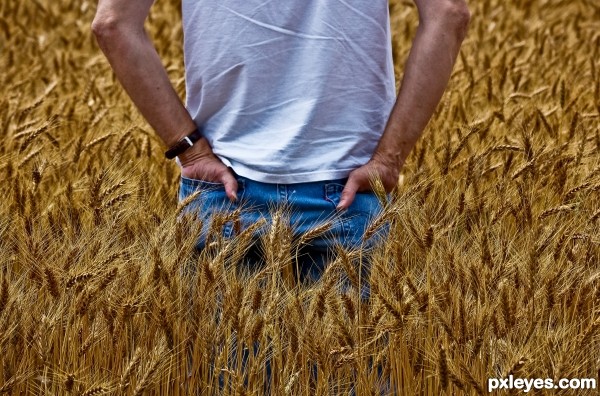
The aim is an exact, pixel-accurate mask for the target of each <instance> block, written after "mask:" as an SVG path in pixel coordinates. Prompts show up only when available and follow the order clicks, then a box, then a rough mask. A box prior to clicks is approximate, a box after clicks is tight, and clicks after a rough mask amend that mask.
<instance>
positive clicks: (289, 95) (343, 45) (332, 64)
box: [182, 0, 396, 183]
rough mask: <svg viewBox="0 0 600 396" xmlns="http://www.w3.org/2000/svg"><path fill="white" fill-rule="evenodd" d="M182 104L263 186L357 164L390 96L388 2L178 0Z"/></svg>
mask: <svg viewBox="0 0 600 396" xmlns="http://www.w3.org/2000/svg"><path fill="white" fill-rule="evenodd" d="M182 12H183V29H184V58H185V77H186V107H187V109H188V111H189V113H190V114H191V116H192V118H193V119H194V121H195V122H196V124H197V125H198V126H200V127H201V128H202V130H203V134H204V136H205V137H206V138H207V139H208V142H209V143H210V145H211V147H212V148H213V151H214V153H215V154H216V155H217V156H218V157H219V158H220V159H221V160H222V161H223V162H224V163H225V164H226V165H228V166H230V167H232V168H233V170H234V171H235V172H236V173H238V174H239V175H241V176H244V177H247V178H250V179H253V180H256V181H260V182H267V183H299V182H310V181H322V180H331V179H338V178H343V177H346V176H348V173H350V171H351V170H353V169H355V168H357V167H359V166H361V165H363V164H365V163H366V162H367V161H368V160H369V159H370V158H371V155H372V153H373V150H374V149H375V146H376V145H377V142H378V140H379V138H380V136H381V134H382V133H383V130H384V128H385V124H386V122H387V119H388V117H389V114H390V111H391V109H392V106H393V104H394V102H395V98H396V92H395V82H394V67H393V60H392V50H391V35H390V24H389V13H388V1H387V0H243V1H242V0H183V3H182Z"/></svg>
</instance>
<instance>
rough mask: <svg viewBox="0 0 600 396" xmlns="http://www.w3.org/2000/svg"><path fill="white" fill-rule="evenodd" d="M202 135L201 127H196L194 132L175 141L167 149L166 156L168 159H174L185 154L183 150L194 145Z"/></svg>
mask: <svg viewBox="0 0 600 396" xmlns="http://www.w3.org/2000/svg"><path fill="white" fill-rule="evenodd" d="M201 137H202V132H200V128H196V129H194V132H192V133H190V134H189V135H187V136H184V137H183V138H181V140H179V141H178V142H177V143H175V144H174V145H173V146H171V147H169V149H168V150H167V151H165V157H167V158H168V159H173V158H175V157H176V156H178V155H180V154H183V152H184V151H185V150H187V149H189V148H190V147H192V146H193V145H194V143H196V142H197V141H198V140H199V139H200V138H201Z"/></svg>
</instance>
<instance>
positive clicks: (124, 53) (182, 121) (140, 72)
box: [95, 25, 195, 146]
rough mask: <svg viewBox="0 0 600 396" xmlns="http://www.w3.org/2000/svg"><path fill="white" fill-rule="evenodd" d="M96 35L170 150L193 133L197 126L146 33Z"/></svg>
mask: <svg viewBox="0 0 600 396" xmlns="http://www.w3.org/2000/svg"><path fill="white" fill-rule="evenodd" d="M95 32H96V37H97V39H98V44H99V45H100V47H101V49H102V51H103V52H104V54H105V55H106V57H107V59H108V61H109V62H110V64H111V66H112V68H113V70H114V72H115V74H116V76H117V78H118V79H119V82H120V83H121V84H122V85H123V87H124V88H125V90H126V91H127V93H128V95H129V96H130V97H131V99H132V101H133V102H134V103H135V105H136V106H137V108H138V109H139V110H140V112H141V113H142V115H143V116H144V118H146V120H147V121H148V123H149V124H150V125H151V126H152V127H153V128H154V130H155V131H156V133H157V134H158V135H159V136H160V137H161V139H162V140H163V141H164V142H165V144H166V145H168V146H170V145H172V144H174V143H175V142H176V141H177V140H179V139H180V138H181V137H182V136H183V135H186V134H188V133H190V132H191V131H193V130H194V128H195V124H194V122H193V120H192V119H191V117H190V115H189V113H188V112H187V110H186V109H185V107H184V105H183V103H182V102H181V99H180V98H179V96H178V95H177V93H176V92H175V90H174V89H173V86H172V84H171V82H170V80H169V77H168V75H167V72H166V71H165V68H164V66H163V65H162V62H161V61H160V58H159V56H158V54H157V52H156V50H155V49H154V47H153V45H152V43H151V41H150V39H149V38H148V36H147V35H146V32H145V31H144V30H143V29H132V28H131V27H128V26H125V27H120V26H118V25H117V26H104V27H102V28H97V29H96V30H95Z"/></svg>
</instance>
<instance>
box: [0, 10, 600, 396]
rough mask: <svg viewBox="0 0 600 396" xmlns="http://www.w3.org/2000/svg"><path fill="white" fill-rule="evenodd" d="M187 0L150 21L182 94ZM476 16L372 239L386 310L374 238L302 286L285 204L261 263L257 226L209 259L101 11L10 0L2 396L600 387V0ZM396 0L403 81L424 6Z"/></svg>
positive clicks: (2, 78)
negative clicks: (536, 381) (253, 262)
mask: <svg viewBox="0 0 600 396" xmlns="http://www.w3.org/2000/svg"><path fill="white" fill-rule="evenodd" d="M179 6H180V5H179V3H178V2H175V1H160V2H157V4H155V5H154V6H153V9H152V15H151V18H150V20H149V23H148V29H149V31H150V32H151V34H152V36H153V37H154V39H155V43H156V47H157V50H158V51H159V53H160V55H161V57H162V59H163V61H164V64H165V66H166V68H167V70H168V72H169V75H170V77H171V79H172V81H173V84H174V86H175V87H176V89H177V91H178V92H179V93H180V94H181V96H182V97H183V95H184V81H183V58H182V48H181V39H182V36H181V24H180V17H179V15H180V10H179ZM470 9H471V12H472V21H471V25H470V29H469V34H468V36H467V39H466V40H465V42H464V45H463V47H462V51H461V54H460V58H459V59H458V61H457V64H456V66H455V69H454V73H453V76H452V80H451V82H450V85H449V87H448V90H447V92H446V93H445V95H444V98H443V99H442V102H441V103H440V106H439V107H438V109H437V111H436V113H435V115H434V117H433V119H432V120H431V122H430V124H429V125H428V127H427V129H426V131H425V133H424V135H423V137H422V138H421V140H420V141H419V143H418V144H417V146H416V147H415V150H414V151H413V152H412V153H411V155H410V157H409V159H408V161H407V162H406V164H405V166H404V168H403V171H402V175H401V182H400V185H399V188H398V191H396V192H395V193H394V194H393V195H392V196H391V199H389V200H386V201H385V202H384V204H385V208H384V211H383V212H382V214H381V216H380V217H378V218H377V219H376V220H375V221H374V222H373V224H372V225H371V227H370V228H369V230H368V233H367V234H368V235H366V236H365V239H366V238H368V237H369V236H370V235H371V234H373V233H375V232H376V231H377V229H378V228H379V227H383V226H385V227H389V230H390V237H389V238H387V239H386V240H385V241H382V242H381V243H379V244H378V245H377V247H376V248H375V250H374V252H373V256H372V259H371V266H372V271H371V274H370V278H369V279H368V281H369V283H370V284H371V287H372V297H371V299H370V300H368V301H363V300H361V299H360V298H359V295H358V292H357V290H358V288H359V283H360V282H364V281H365V280H364V279H359V271H357V266H358V265H360V263H361V261H362V260H363V256H362V254H361V253H362V252H361V251H360V250H357V251H340V252H339V255H338V256H337V259H336V260H334V261H333V262H332V263H330V265H329V266H328V269H327V271H326V273H325V275H324V276H323V278H322V280H321V281H320V282H318V283H317V284H314V285H312V286H310V287H300V286H298V285H295V284H294V282H293V281H290V279H289V277H287V276H286V269H287V266H288V265H289V263H290V262H291V261H292V256H291V254H290V251H291V250H293V247H294V246H292V242H291V241H290V240H289V238H287V239H286V238H284V237H282V236H284V235H286V230H289V224H286V222H285V221H283V220H284V219H285V213H282V212H278V213H277V215H278V216H279V215H281V216H279V217H277V216H276V218H277V219H282V221H274V222H273V223H272V224H268V225H267V228H268V232H267V234H266V235H265V237H264V238H263V248H264V250H265V251H266V254H267V257H268V258H269V259H268V265H267V267H266V268H265V269H264V270H263V271H261V272H259V273H255V274H245V273H243V272H241V271H238V270H237V266H236V263H237V262H238V261H239V260H240V258H241V257H242V256H243V253H244V250H245V249H246V248H247V246H248V244H249V241H250V238H249V236H250V235H251V234H250V233H249V232H245V233H244V232H242V233H241V235H239V236H238V237H237V238H236V239H234V240H222V239H220V238H217V239H216V241H215V244H214V246H213V248H211V249H206V250H205V251H204V252H203V253H202V254H200V255H198V256H196V255H194V254H192V252H193V249H192V248H193V245H194V243H195V235H197V233H198V230H199V227H200V225H199V224H198V222H197V221H194V219H193V216H192V215H190V214H189V212H187V211H186V210H185V209H186V204H189V202H184V203H182V204H178V202H177V199H176V192H177V188H178V178H179V174H178V170H177V168H176V165H175V164H173V163H170V162H167V161H165V160H164V157H163V150H164V147H163V146H162V145H161V142H160V141H159V140H158V139H157V137H156V136H155V135H154V134H153V132H152V131H151V129H150V128H149V126H148V125H147V124H146V123H145V122H144V120H143V119H142V118H141V117H140V115H139V114H138V113H137V111H136V109H135V108H134V106H133V105H132V103H131V102H130V100H129V99H128V97H127V96H126V94H125V93H124V91H123V90H122V89H121V87H120V86H119V84H118V83H117V82H116V80H115V78H114V76H113V74H112V72H111V70H110V67H109V65H108V63H107V61H106V60H105V59H104V56H103V55H102V54H101V52H100V51H99V49H98V48H97V46H96V44H95V40H94V38H93V36H92V35H91V32H90V24H91V21H92V19H93V16H94V11H95V3H93V2H89V1H87V0H82V1H79V2H73V1H66V0H53V1H50V0H30V1H22V2H21V1H2V2H0V54H1V56H0V125H1V127H2V140H1V142H0V180H1V181H2V182H1V183H0V196H1V197H2V198H1V199H2V204H1V205H0V265H1V272H2V273H1V274H0V354H1V359H2V364H1V365H0V393H7V394H14V395H82V396H83V395H85V396H91V395H105V394H106V395H108V394H119V395H142V394H144V395H146V394H147V395H192V394H198V395H211V394H217V393H218V392H219V390H220V392H221V393H222V394H224V395H263V394H265V386H266V384H267V383H268V385H269V386H270V388H271V394H274V395H347V394H356V395H379V394H396V395H444V394H446V395H475V394H478V395H481V394H486V393H487V385H486V384H487V382H486V381H487V379H488V378H492V377H501V378H504V377H507V376H508V375H511V374H512V375H514V376H515V377H521V378H551V379H554V380H558V379H560V378H598V374H599V370H600V361H599V359H600V345H599V344H598V342H599V336H600V309H599V308H600V266H598V262H599V259H600V246H599V244H600V232H599V230H600V155H599V153H600V128H599V125H600V5H599V4H598V2H596V1H595V0H569V1H564V0H530V1H529V0H510V1H506V2H505V1H501V0H481V1H477V2H476V1H471V4H470ZM390 10H391V13H392V24H393V31H394V42H393V48H394V56H395V61H396V66H397V68H396V71H397V77H398V79H400V77H401V74H402V65H403V62H404V60H405V58H406V56H407V54H408V50H409V48H410V43H411V39H412V37H414V32H415V29H416V26H417V12H416V8H415V7H414V5H412V3H411V2H407V1H399V0H398V1H391V4H390ZM380 195H382V194H380ZM382 200H385V194H383V196H382ZM236 215H239V213H238V214H236V213H234V214H232V215H230V216H229V217H226V216H217V218H216V219H215V222H214V224H213V225H212V227H213V228H214V229H217V228H218V227H219V224H222V223H223V222H224V221H231V220H235V216H236ZM320 232H323V230H318V229H317V230H314V232H313V234H312V236H311V235H308V236H306V238H305V240H306V241H308V240H309V239H310V238H311V237H313V236H315V235H317V234H319V233H320ZM183 268H194V270H192V271H182V269H183ZM343 283H344V284H349V285H350V287H348V288H344V289H342V287H341V285H342V284H343ZM244 350H245V352H242V351H244ZM235 351H237V352H235ZM242 358H244V359H246V358H247V361H246V362H245V364H242ZM267 363H268V365H269V366H270V370H271V372H272V375H271V376H270V377H269V376H267V375H266V372H265V365H266V364H267ZM520 392H521V391H515V392H514V393H520ZM586 392H587V393H586ZM596 392H598V390H593V391H592V390H587V391H584V390H579V391H569V390H540V391H537V392H536V394H544V395H546V394H552V395H559V394H596ZM504 393H507V392H506V391H505V392H504Z"/></svg>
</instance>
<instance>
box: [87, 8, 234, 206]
mask: <svg viewBox="0 0 600 396" xmlns="http://www.w3.org/2000/svg"><path fill="white" fill-rule="evenodd" d="M153 1H154V0H134V1H132V0H99V1H98V8H97V11H96V16H95V17H94V21H93V23H92V31H93V32H94V35H95V36H96V40H97V42H98V45H99V46H100V48H101V49H102V51H103V52H104V54H105V55H106V58H107V59H108V61H109V62H110V64H111V66H112V68H113V70H114V72H115V74H116V76H117V78H118V80H119V82H120V83H121V84H122V85H123V87H124V88H125V91H126V92H127V94H128V95H129V96H130V97H131V100H132V101H133V102H134V103H135V105H136V106H137V108H138V109H139V111H140V112H141V113H142V115H143V116H144V118H145V119H146V120H147V121H148V123H149V124H150V125H151V126H152V128H153V129H154V130H155V131H156V133H157V134H158V135H159V136H160V138H161V139H162V140H163V142H164V143H165V145H166V146H167V147H170V146H172V145H174V144H175V143H176V142H178V141H179V140H180V139H181V138H182V137H184V136H186V135H188V134H189V133H191V132H192V131H194V129H195V128H196V125H195V123H194V121H193V120H192V118H191V117H190V115H189V113H188V111H187V110H186V108H185V106H184V105H183V103H182V102H181V99H180V98H179V96H178V95H177V92H175V89H174V88H173V85H172V84H171V81H170V80H169V76H168V74H167V72H166V70H165V68H164V66H163V64H162V62H161V60H160V58H159V56H158V53H157V52H156V50H155V48H154V46H153V44H152V42H151V40H150V38H149V37H148V35H147V34H146V31H145V29H144V21H145V20H146V18H147V17H148V13H149V12H150V7H151V6H152V3H153ZM179 160H180V161H181V164H182V170H181V173H182V175H183V176H187V177H191V178H197V179H202V180H207V181H213V182H220V183H223V184H224V185H225V191H226V192H227V195H228V197H229V198H230V199H235V197H236V191H237V182H236V180H235V177H233V174H232V173H231V171H230V170H229V169H228V168H227V167H226V166H225V165H224V164H223V163H222V162H221V161H220V160H219V159H218V157H216V156H215V155H214V154H213V152H212V149H211V148H210V145H209V144H208V142H207V141H206V139H204V138H201V139H200V140H199V141H198V142H196V144H194V146H193V147H191V148H190V149H188V150H187V151H186V152H185V153H184V154H182V155H180V156H179Z"/></svg>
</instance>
